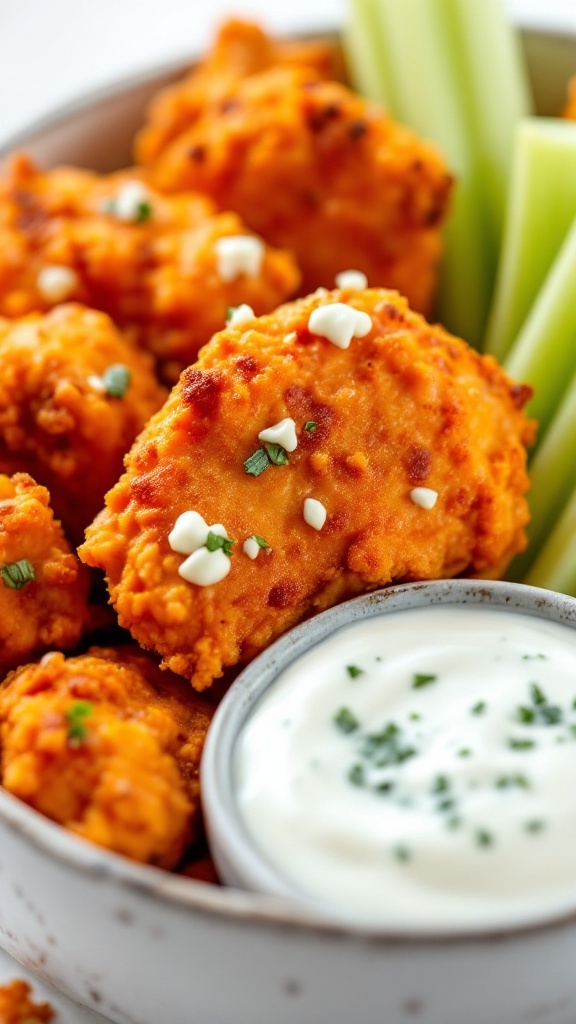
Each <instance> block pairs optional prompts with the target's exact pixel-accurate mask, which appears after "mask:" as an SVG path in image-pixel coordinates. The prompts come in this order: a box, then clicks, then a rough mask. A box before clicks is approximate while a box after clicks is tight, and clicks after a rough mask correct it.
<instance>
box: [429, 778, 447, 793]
mask: <svg viewBox="0 0 576 1024" xmlns="http://www.w3.org/2000/svg"><path fill="white" fill-rule="evenodd" d="M448 789H450V780H449V779H448V778H447V777H446V775H437V776H436V778H435V780H434V782H433V783H432V792H433V793H445V792H446V790H448Z"/></svg>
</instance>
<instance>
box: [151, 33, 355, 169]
mask: <svg viewBox="0 0 576 1024" xmlns="http://www.w3.org/2000/svg"><path fill="white" fill-rule="evenodd" d="M275 64H286V65H289V66H294V67H306V68H314V69H315V70H316V71H317V72H318V74H319V75H321V77H322V78H326V79H334V78H341V77H342V75H343V70H344V69H343V66H342V59H341V54H340V52H339V50H338V48H337V46H336V45H335V44H334V43H331V42H328V41H306V42H304V41H292V42H286V41H282V42H280V41H277V40H274V39H271V38H270V37H269V36H268V35H266V33H265V32H264V31H263V30H262V29H261V28H260V26H259V25H255V24H253V23H252V22H248V21H240V20H239V19H236V18H232V19H230V20H229V21H227V22H225V23H224V24H223V25H222V26H221V27H220V30H219V32H218V34H217V36H216V40H215V42H214V46H213V48H212V50H211V51H210V53H209V54H208V56H207V57H206V58H205V59H204V60H203V61H202V62H201V63H200V64H199V65H197V66H196V67H194V68H193V69H192V70H191V71H190V72H189V73H188V74H187V75H186V76H185V78H183V79H182V80H181V81H179V82H177V83H176V85H171V86H168V88H166V89H163V90H162V91H161V92H160V93H158V95H157V96H156V97H155V98H154V100H153V101H152V104H151V107H150V111H149V121H150V123H149V125H148V127H147V128H146V129H145V130H144V131H143V132H142V133H141V135H140V136H139V138H138V159H139V160H140V161H141V162H143V163H145V164H149V163H151V162H152V161H153V160H155V159H156V157H157V156H158V155H159V154H160V153H161V152H162V150H163V149H164V148H165V147H166V145H167V144H168V143H169V142H171V141H172V140H173V139H176V138H177V137H178V136H179V135H180V134H181V133H182V132H183V131H186V129H187V128H189V127H190V125H191V124H192V123H193V122H194V121H196V120H197V119H198V118H199V117H200V116H201V115H202V113H203V111H204V108H205V106H206V101H207V98H209V99H210V102H211V103H217V102H219V101H226V94H227V90H229V89H230V88H231V87H233V85H234V83H235V82H236V81H237V80H238V79H239V78H245V77H246V76H247V75H253V74H256V73H257V72H258V71H264V70H265V69H266V68H269V67H273V66H274V65H275Z"/></svg>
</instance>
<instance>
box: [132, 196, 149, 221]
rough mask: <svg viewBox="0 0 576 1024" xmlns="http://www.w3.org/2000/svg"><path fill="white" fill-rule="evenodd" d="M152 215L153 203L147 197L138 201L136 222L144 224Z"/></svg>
mask: <svg viewBox="0 0 576 1024" xmlns="http://www.w3.org/2000/svg"><path fill="white" fill-rule="evenodd" d="M151 216H152V203H149V202H148V201H147V200H146V199H143V200H142V201H141V202H139V203H138V206H137V207H136V214H135V217H134V223H135V224H144V223H145V222H146V221H147V220H150V217H151Z"/></svg>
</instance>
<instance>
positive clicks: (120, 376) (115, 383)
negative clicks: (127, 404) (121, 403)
mask: <svg viewBox="0 0 576 1024" xmlns="http://www.w3.org/2000/svg"><path fill="white" fill-rule="evenodd" d="M100 380H101V381H102V385H103V387H104V388H105V390H106V394H107V395H109V396H110V398H124V396H125V394H126V392H127V391H128V388H129V386H130V370H129V369H128V367H127V366H123V364H122V363H114V364H113V365H112V366H109V367H108V369H107V370H105V371H104V373H103V374H102V376H101V378H100Z"/></svg>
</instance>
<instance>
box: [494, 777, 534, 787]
mask: <svg viewBox="0 0 576 1024" xmlns="http://www.w3.org/2000/svg"><path fill="white" fill-rule="evenodd" d="M495 786H496V788H497V789H510V788H511V787H512V786H518V787H519V788H520V789H530V783H529V782H528V779H527V778H526V776H525V775H501V776H500V778H498V779H496V782H495Z"/></svg>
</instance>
